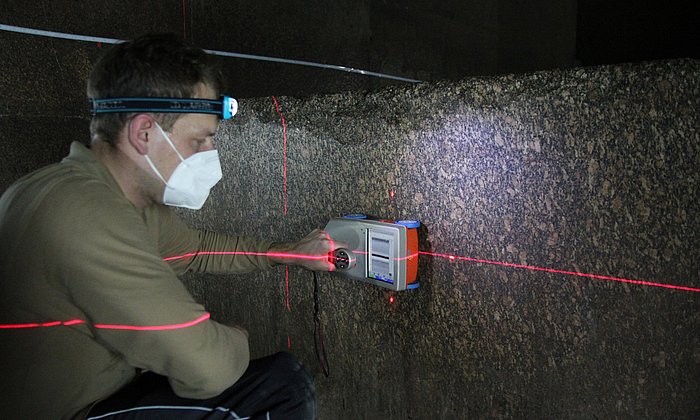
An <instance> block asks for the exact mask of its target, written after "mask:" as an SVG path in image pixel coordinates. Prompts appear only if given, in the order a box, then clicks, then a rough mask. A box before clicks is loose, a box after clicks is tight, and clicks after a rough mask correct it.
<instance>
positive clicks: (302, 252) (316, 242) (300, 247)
mask: <svg viewBox="0 0 700 420" xmlns="http://www.w3.org/2000/svg"><path fill="white" fill-rule="evenodd" d="M345 247H347V244H345V243H344V242H335V241H334V240H333V239H331V237H330V236H328V234H327V233H326V232H324V231H322V230H321V229H316V230H314V231H312V232H311V233H309V234H308V235H306V236H305V237H304V238H303V239H301V240H300V241H298V242H291V243H275V244H272V246H271V247H270V250H269V251H268V253H269V254H270V255H269V258H270V259H271V260H272V261H273V262H275V263H277V264H284V265H298V266H300V267H304V268H306V269H309V270H313V271H332V270H333V268H334V266H333V264H331V262H330V261H329V260H328V254H329V253H330V252H332V251H334V250H335V249H337V248H345Z"/></svg>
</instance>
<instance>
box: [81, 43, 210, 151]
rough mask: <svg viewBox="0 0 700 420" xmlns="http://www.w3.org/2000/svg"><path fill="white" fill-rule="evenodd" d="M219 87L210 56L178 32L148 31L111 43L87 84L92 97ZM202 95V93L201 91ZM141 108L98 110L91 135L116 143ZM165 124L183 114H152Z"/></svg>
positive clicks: (179, 93) (165, 94) (193, 92)
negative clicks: (127, 40)
mask: <svg viewBox="0 0 700 420" xmlns="http://www.w3.org/2000/svg"><path fill="white" fill-rule="evenodd" d="M202 85H205V86H206V87H207V88H208V89H206V90H207V91H210V92H214V93H215V94H214V97H216V96H217V95H218V92H219V91H220V75H219V72H218V71H217V69H216V68H215V67H214V66H213V64H212V63H211V61H210V59H209V56H208V55H207V54H206V53H205V52H204V51H202V50H201V49H200V48H197V47H194V46H192V45H190V44H188V43H186V42H185V41H184V40H182V39H181V38H179V37H178V36H176V35H172V34H163V35H146V36H142V37H140V38H137V39H134V40H133V41H129V42H124V43H121V44H118V45H116V46H114V47H112V48H111V49H110V50H109V51H108V52H107V53H106V54H105V55H104V56H102V58H100V60H99V61H98V62H97V64H96V65H95V68H94V69H93V71H92V73H91V74H90V78H89V80H88V85H87V95H88V97H89V98H92V99H102V98H125V97H132V98H133V97H155V98H158V97H160V98H193V97H196V96H198V94H201V91H202ZM200 97H201V96H200ZM134 115H136V113H108V114H97V115H94V116H93V118H92V122H91V124H90V132H91V135H92V141H93V142H95V141H96V140H97V139H100V140H103V141H105V142H107V143H108V144H110V145H111V146H115V145H116V142H117V139H118V138H119V134H120V132H121V131H122V130H123V129H124V126H125V125H126V123H127V122H128V121H129V120H130V119H131V118H133V117H134ZM153 115H154V117H155V118H156V120H157V121H158V122H159V123H160V125H161V126H162V127H163V129H165V130H169V129H170V128H172V126H173V124H174V123H175V121H177V119H178V118H179V117H180V115H181V114H172V113H171V114H166V113H161V114H153Z"/></svg>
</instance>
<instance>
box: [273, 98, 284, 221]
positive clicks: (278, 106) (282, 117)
mask: <svg viewBox="0 0 700 420" xmlns="http://www.w3.org/2000/svg"><path fill="white" fill-rule="evenodd" d="M272 100H273V101H274V102H275V109H276V110H277V113H278V114H280V118H281V119H282V139H283V140H282V201H283V204H284V214H287V122H286V121H285V120H284V115H282V111H280V105H279V103H278V102H277V98H275V97H274V96H273V97H272Z"/></svg>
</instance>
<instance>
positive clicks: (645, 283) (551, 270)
mask: <svg viewBox="0 0 700 420" xmlns="http://www.w3.org/2000/svg"><path fill="white" fill-rule="evenodd" d="M418 254H420V255H427V256H431V257H438V258H445V259H448V260H451V261H455V260H459V261H468V262H473V263H481V264H491V265H499V266H502V267H511V268H521V269H525V270H531V271H544V272H547V273H554V274H565V275H567V276H578V277H587V278H592V279H596V280H607V281H616V282H621V283H630V284H637V285H641V286H652V287H663V288H666V289H677V290H684V291H688V292H700V288H695V287H687V286H676V285H673V284H666V283H654V282H650V281H644V280H634V279H626V278H622V277H611V276H602V275H599V274H589V273H579V272H577V271H566V270H558V269H555V268H546V267H537V266H532V265H523V264H513V263H506V262H500V261H492V260H484V259H479V258H469V257H462V256H458V255H450V254H439V253H435V252H424V251H420V252H418ZM415 255H416V254H413V255H409V256H408V257H405V258H411V257H413V256H415Z"/></svg>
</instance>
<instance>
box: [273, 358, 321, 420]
mask: <svg viewBox="0 0 700 420" xmlns="http://www.w3.org/2000/svg"><path fill="white" fill-rule="evenodd" d="M270 359H271V360H270V370H271V371H273V372H275V375H276V376H277V377H278V380H280V381H283V382H285V383H286V384H287V386H288V389H289V392H290V393H291V394H292V395H293V397H294V398H295V399H296V400H297V401H298V404H299V407H306V411H307V412H308V413H309V417H308V418H313V417H315V415H316V412H317V402H316V386H315V385H314V380H313V378H312V377H311V375H309V373H308V371H307V370H306V368H305V367H304V365H303V364H302V363H301V362H300V361H299V360H298V359H297V358H296V357H294V356H293V355H292V354H290V353H287V352H280V353H276V354H274V355H272V356H270Z"/></svg>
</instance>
